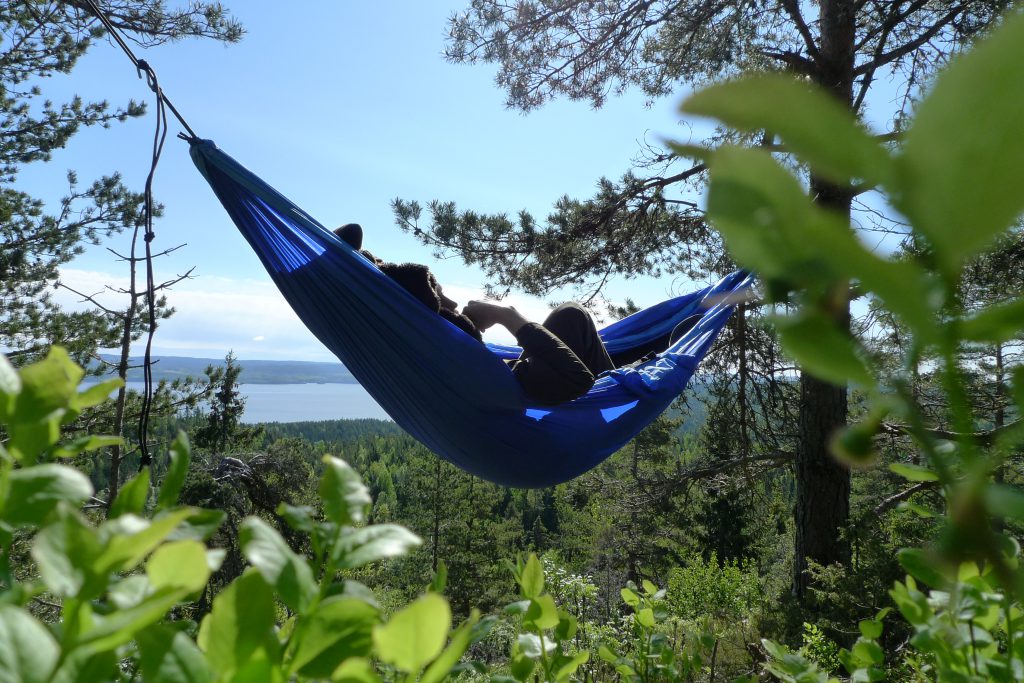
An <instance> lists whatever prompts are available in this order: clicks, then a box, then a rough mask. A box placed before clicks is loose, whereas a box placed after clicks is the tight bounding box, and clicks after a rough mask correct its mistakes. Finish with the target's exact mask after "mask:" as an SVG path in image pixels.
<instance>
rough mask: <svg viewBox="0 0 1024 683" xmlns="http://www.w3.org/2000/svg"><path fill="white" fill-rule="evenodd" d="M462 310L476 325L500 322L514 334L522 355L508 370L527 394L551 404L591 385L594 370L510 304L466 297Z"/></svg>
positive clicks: (480, 326) (587, 389)
mask: <svg viewBox="0 0 1024 683" xmlns="http://www.w3.org/2000/svg"><path fill="white" fill-rule="evenodd" d="M463 314H464V315H465V316H466V317H468V318H470V319H471V320H472V321H473V323H474V324H476V326H477V327H478V328H479V329H487V328H488V327H491V326H493V325H501V326H503V327H505V328H506V329H507V330H508V331H509V332H511V333H512V334H514V335H515V337H516V341H518V342H519V345H520V346H521V347H523V358H522V359H520V360H519V361H517V362H516V363H514V364H513V366H512V372H513V374H515V376H516V379H518V380H519V383H520V384H521V385H522V387H523V389H525V390H526V394H527V396H529V397H530V398H533V399H536V400H538V401H540V402H542V403H545V404H549V405H555V404H558V403H563V402H565V401H571V400H572V399H574V398H577V397H579V396H582V395H583V394H585V393H587V391H589V390H590V387H592V386H593V385H594V373H592V372H591V371H590V369H589V368H587V365H586V363H584V362H583V361H582V360H580V358H579V357H578V356H577V355H576V354H575V353H573V351H572V349H570V348H569V347H568V346H566V345H565V343H564V342H562V340H561V339H559V338H558V337H556V336H555V335H554V334H552V333H551V331H550V330H548V329H547V328H546V327H544V326H543V325H541V324H539V323H534V322H530V321H529V320H527V319H526V318H524V317H523V316H522V314H520V313H519V312H518V311H517V310H516V309H514V308H512V307H511V306H501V305H499V304H492V303H489V302H486V301H470V302H469V304H467V305H466V307H465V309H463ZM527 359H528V360H527Z"/></svg>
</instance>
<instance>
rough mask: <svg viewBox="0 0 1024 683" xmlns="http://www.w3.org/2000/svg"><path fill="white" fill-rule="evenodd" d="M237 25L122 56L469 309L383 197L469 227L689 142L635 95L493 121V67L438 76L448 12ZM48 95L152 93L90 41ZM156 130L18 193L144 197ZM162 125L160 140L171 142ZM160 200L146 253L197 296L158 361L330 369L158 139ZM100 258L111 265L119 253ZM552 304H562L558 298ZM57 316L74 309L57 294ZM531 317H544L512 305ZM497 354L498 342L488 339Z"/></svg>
mask: <svg viewBox="0 0 1024 683" xmlns="http://www.w3.org/2000/svg"><path fill="white" fill-rule="evenodd" d="M228 4H229V6H230V7H231V9H232V10H233V12H234V14H235V16H237V17H238V18H239V19H240V20H241V21H242V22H243V23H244V25H245V27H246V29H247V34H246V36H245V37H244V39H243V40H242V42H241V43H239V44H236V45H230V46H224V45H221V44H216V43H213V42H210V41H198V40H189V41H183V42H179V43H175V44H172V45H167V46H160V47H158V48H154V49H148V50H143V49H141V48H137V49H136V52H137V54H139V56H140V57H143V58H145V59H147V60H148V61H149V62H150V64H152V65H153V67H154V68H155V69H156V71H157V73H158V75H159V78H160V82H161V85H162V86H163V88H164V91H165V92H166V93H167V95H168V96H169V97H170V99H171V100H172V101H173V102H174V104H175V105H176V106H177V107H178V109H179V110H180V111H181V112H182V114H183V115H184V116H185V118H186V119H187V120H188V121H189V123H190V125H191V126H192V127H193V128H194V129H195V130H196V132H197V133H198V134H199V135H201V136H202V137H208V138H211V139H213V140H215V141H216V142H217V144H218V145H219V146H220V147H221V148H223V149H224V150H226V151H227V152H228V153H229V154H231V155H232V156H234V157H235V158H236V159H238V160H239V161H241V162H242V163H243V164H245V165H246V166H248V167H249V168H250V169H252V170H253V171H255V172H256V173H257V174H259V175H261V176H262V177H264V178H265V179H266V180H268V181H269V182H270V183H271V184H272V185H274V186H275V187H277V189H279V190H280V191H282V192H283V193H284V194H285V195H287V196H289V197H290V198H291V199H292V200H294V201H295V202H296V203H298V204H299V205H300V206H303V207H304V208H305V209H306V210H307V211H309V212H310V213H311V214H312V215H313V216H315V217H317V218H318V219H319V220H320V221H321V222H323V223H325V224H327V225H334V224H341V223H345V222H349V221H354V222H359V223H361V224H362V225H363V227H364V229H365V230H366V232H367V237H366V246H367V247H368V248H370V249H371V250H373V251H374V252H375V253H378V255H381V256H384V257H386V258H388V259H389V260H395V261H400V260H413V261H421V262H428V263H430V265H431V267H432V268H433V269H434V270H435V272H437V273H438V275H439V278H440V280H441V281H442V282H443V283H445V285H446V291H451V292H453V293H455V294H456V295H457V297H459V298H460V300H461V301H463V302H464V301H465V300H466V299H468V298H469V297H472V296H479V295H480V294H479V292H480V289H481V285H482V278H481V276H480V274H479V272H477V271H475V270H474V269H472V268H467V267H466V266H464V265H463V264H462V263H461V262H460V261H458V260H457V259H451V260H447V261H441V262H435V261H432V260H431V258H430V255H429V254H428V253H426V252H425V250H423V249H422V248H421V247H420V246H419V245H417V244H416V242H415V240H414V239H413V238H412V237H411V236H408V235H405V234H403V233H402V232H401V231H400V230H399V229H398V228H397V227H395V226H394V222H393V218H392V214H391V211H390V209H389V202H390V201H391V200H392V199H393V198H395V197H402V198H405V199H418V200H420V201H421V202H426V201H429V200H430V199H434V198H437V199H442V200H453V201H456V202H457V203H458V204H459V205H460V206H461V207H464V208H473V209H476V210H479V211H488V212H491V211H504V212H509V213H515V212H517V211H519V210H520V209H523V208H526V209H529V210H531V211H533V212H534V213H535V215H537V216H538V217H543V216H546V215H547V213H548V212H549V209H550V207H551V206H552V204H553V203H554V202H555V201H556V200H557V199H558V198H559V197H560V196H561V195H562V194H568V195H570V196H574V197H588V196H590V195H591V194H592V192H593V188H594V185H595V183H596V181H597V180H598V178H600V177H601V176H610V177H618V176H620V175H621V174H622V173H623V172H624V171H626V170H628V168H629V166H630V160H631V159H632V158H633V157H635V156H636V155H637V154H638V153H639V152H640V151H641V148H642V145H643V144H644V143H645V142H650V143H657V142H658V141H660V140H661V139H662V138H663V137H665V136H675V135H677V136H681V137H687V136H689V135H690V128H689V127H686V126H683V127H680V125H679V117H678V116H677V114H676V113H675V106H676V103H677V101H676V100H674V99H673V100H661V101H657V102H654V103H653V104H652V105H651V106H647V102H646V101H645V98H644V97H643V96H642V94H640V93H638V92H632V93H627V94H626V95H625V96H623V97H618V98H611V99H610V100H609V101H608V103H607V105H606V106H605V107H604V108H602V109H600V110H596V111H595V110H593V109H591V108H590V107H589V105H587V104H586V103H584V102H569V101H565V100H561V101H555V102H552V103H550V104H548V105H547V106H545V107H543V108H541V109H539V110H537V111H535V112H533V113H531V114H529V115H523V114H520V113H518V112H515V111H510V110H508V109H506V108H505V106H504V93H503V92H502V91H500V90H498V89H497V88H496V87H495V86H494V73H495V71H494V68H493V67H490V66H485V65H482V66H473V67H470V66H464V65H453V64H449V63H447V62H445V60H444V58H443V57H442V50H443V47H444V37H445V23H446V19H447V18H448V16H449V15H450V14H451V13H452V12H453V11H455V10H457V9H459V8H461V7H462V6H463V4H464V3H463V2H457V1H453V2H444V1H434V2H417V3H401V4H398V3H395V4H394V5H391V6H390V7H389V8H388V9H382V6H381V5H378V4H375V3H355V2H336V1H326V0H318V1H314V2H304V3H280V2H270V1H269V0H245V2H233V3H228ZM43 85H44V88H45V93H46V95H47V96H48V97H50V98H52V99H54V100H56V101H62V100H63V99H66V98H67V97H69V96H70V95H72V94H75V93H77V94H79V95H81V96H82V97H83V98H85V99H87V100H97V99H106V100H108V101H110V102H111V103H112V104H120V103H124V102H126V101H127V100H128V99H130V98H135V99H138V100H145V101H149V91H148V89H147V88H146V87H145V85H144V83H143V82H142V81H141V80H139V79H137V78H136V74H135V71H134V68H133V67H132V66H131V64H130V62H128V60H127V58H126V57H125V56H124V55H123V54H122V53H121V51H120V50H119V49H118V48H117V47H116V46H114V45H112V44H108V43H105V42H104V43H101V44H98V45H96V46H95V47H94V48H93V49H92V50H91V51H90V52H89V53H88V54H87V55H86V57H85V58H84V59H83V60H82V61H81V63H80V64H79V65H78V67H77V68H76V69H75V70H74V71H73V72H72V73H71V74H70V75H68V76H60V75H58V76H56V77H54V78H52V79H49V80H47V81H46V82H44V84H43ZM152 127H153V118H152V116H151V115H150V116H147V117H145V118H143V119H136V120H133V121H130V122H127V123H124V124H119V125H118V124H115V125H114V126H113V127H112V128H111V129H109V130H100V129H95V130H93V129H89V130H85V131H83V132H82V133H80V134H79V135H77V136H76V137H74V138H73V139H72V140H71V143H70V144H69V146H68V147H67V149H65V150H61V151H59V152H58V153H56V154H55V155H54V159H53V162H52V163H49V164H36V165H34V166H30V167H28V168H26V170H25V171H24V173H23V174H22V176H21V183H23V186H24V187H25V188H26V189H28V190H29V191H31V192H33V193H35V194H38V195H39V196H43V197H47V198H49V199H56V198H58V197H59V196H61V194H62V193H63V191H64V189H65V185H64V182H63V176H64V173H65V172H66V170H67V169H70V168H74V169H76V170H77V171H78V173H79V177H80V179H81V181H82V182H83V183H84V182H87V181H89V180H91V179H93V178H95V177H98V176H99V175H101V174H104V173H110V172H112V171H114V170H120V171H122V173H123V174H124V176H125V178H126V179H127V180H128V181H129V183H130V184H132V186H134V187H139V188H141V186H142V183H143V180H144V178H145V173H146V171H147V170H148V161H149V149H150V145H151V139H152V130H153V128H152ZM176 130H177V128H176V124H175V128H172V132H176ZM156 194H157V197H158V199H159V201H161V202H162V203H163V204H164V205H165V216H164V218H162V219H161V220H160V221H158V223H157V226H156V233H157V240H156V242H155V248H156V249H160V248H166V247H170V246H174V245H177V244H179V243H186V244H187V247H185V248H183V249H181V250H179V251H176V252H175V253H174V254H173V255H171V256H169V257H167V258H163V259H160V260H159V261H158V263H157V269H158V272H157V277H158V279H160V280H163V279H169V278H171V277H173V276H174V275H176V274H178V273H183V272H185V271H186V270H187V269H188V268H190V267H192V266H195V268H196V269H195V274H196V277H195V279H194V280H191V281H188V282H185V283H182V284H180V285H178V286H177V287H176V288H175V289H174V290H173V291H172V292H170V295H169V298H170V301H171V303H172V305H174V306H175V307H176V308H177V311H178V312H177V314H176V315H175V317H174V318H172V319H171V320H169V321H167V322H166V323H165V324H164V325H163V327H162V328H161V329H160V330H159V331H158V334H157V337H156V341H155V348H156V351H157V352H158V353H164V354H178V355H197V356H212V357H217V356H222V355H223V354H224V353H226V352H227V351H228V349H234V350H235V351H236V353H237V354H238V355H239V356H240V357H241V358H243V359H244V358H272V359H273V358H294V359H305V360H327V359H330V358H332V357H331V356H330V355H329V353H328V352H326V351H325V350H323V349H322V347H320V345H319V344H318V343H317V342H316V341H315V340H314V339H313V338H312V337H311V336H310V335H309V334H308V333H307V332H306V331H305V330H304V328H302V326H301V324H300V323H298V322H297V320H296V319H295V318H294V316H292V315H291V314H290V311H288V310H287V307H286V306H285V305H284V303H283V301H281V299H280V297H278V296H277V295H276V291H275V290H274V289H273V286H272V285H271V284H270V283H269V280H268V279H267V277H266V276H265V275H264V273H263V271H262V269H261V267H260V265H259V263H258V261H257V259H256V257H255V255H254V254H252V252H251V251H249V249H248V247H247V245H246V244H245V243H244V241H243V240H242V238H241V236H240V235H239V234H238V233H237V231H236V230H235V229H234V227H233V226H232V224H231V223H230V221H229V220H228V218H227V216H226V214H225V213H224V212H223V210H222V209H221V207H220V206H219V204H218V203H217V202H216V199H215V198H214V196H213V194H212V193H211V192H210V190H209V188H208V186H206V185H205V182H204V181H203V179H202V177H201V176H200V175H199V174H198V172H196V170H195V168H194V167H193V166H192V163H191V161H190V159H189V157H188V153H187V146H186V144H185V143H183V142H181V141H178V140H176V139H169V140H168V143H167V148H166V150H165V153H164V158H163V161H162V163H161V166H160V169H159V171H158V176H157V182H156ZM109 246H111V247H113V248H116V249H121V250H124V249H126V248H127V239H126V238H124V237H122V238H114V239H113V240H112V241H111V242H110V243H109ZM124 275H125V273H124V268H123V265H122V264H118V263H117V262H116V261H115V259H114V258H113V257H112V255H111V254H110V253H109V252H107V251H106V250H105V249H103V248H97V249H90V250H89V251H88V252H87V253H86V254H85V255H83V256H82V257H80V258H78V259H76V260H75V261H74V262H72V263H71V264H69V265H68V266H67V267H66V268H65V269H64V272H63V277H64V279H65V280H66V281H67V282H69V283H71V284H74V285H75V286H76V288H78V289H81V290H82V291H88V292H90V293H92V292H98V291H100V289H101V288H102V284H103V283H105V282H118V281H119V280H120V279H123V277H124ZM681 286H683V285H681V283H678V282H673V281H669V280H666V281H651V280H645V281H640V282H637V281H630V282H615V283H613V284H612V286H611V288H610V289H609V293H610V295H611V296H612V297H624V296H626V295H627V294H628V295H629V296H631V297H633V298H635V299H636V300H637V301H638V302H640V303H642V304H643V303H654V302H656V301H658V300H660V299H661V298H664V297H665V296H666V294H668V293H669V292H672V291H675V290H676V289H678V288H680V287H681ZM556 296H560V297H561V298H568V297H569V296H571V293H560V294H559V295H556ZM62 300H63V301H66V302H67V303H69V304H71V305H73V299H72V298H71V297H69V296H67V295H62ZM511 301H512V302H513V303H514V304H515V305H516V306H517V307H520V308H521V309H523V310H524V311H525V312H526V313H527V314H528V315H532V316H534V317H538V316H543V314H544V311H545V310H546V303H545V302H544V301H539V300H528V299H524V298H522V297H515V296H513V297H512V299H511ZM494 338H495V339H502V337H501V335H500V333H499V334H496V335H495V336H494Z"/></svg>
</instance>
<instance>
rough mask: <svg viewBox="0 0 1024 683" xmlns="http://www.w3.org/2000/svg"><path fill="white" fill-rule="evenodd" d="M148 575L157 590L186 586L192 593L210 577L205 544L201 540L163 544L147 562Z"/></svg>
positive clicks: (201, 586)
mask: <svg viewBox="0 0 1024 683" xmlns="http://www.w3.org/2000/svg"><path fill="white" fill-rule="evenodd" d="M146 575H147V576H148V577H149V582H150V583H151V584H152V586H153V588H156V589H160V588H183V589H185V590H186V591H187V592H189V593H195V592H197V591H200V590H202V589H203V588H205V587H206V582H207V581H209V580H210V567H209V565H208V564H207V561H206V546H204V545H203V544H202V543H199V542H198V541H175V542H173V543H167V544H164V545H162V546H160V547H159V548H157V549H156V551H155V552H154V553H153V554H152V555H151V556H150V558H149V560H148V561H147V562H146Z"/></svg>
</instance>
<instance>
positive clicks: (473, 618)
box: [419, 610, 480, 683]
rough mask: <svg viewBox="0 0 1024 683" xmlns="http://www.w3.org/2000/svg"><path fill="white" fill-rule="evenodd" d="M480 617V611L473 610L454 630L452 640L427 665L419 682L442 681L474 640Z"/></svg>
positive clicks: (435, 682) (431, 682) (439, 682)
mask: <svg viewBox="0 0 1024 683" xmlns="http://www.w3.org/2000/svg"><path fill="white" fill-rule="evenodd" d="M479 619H480V613H479V612H478V611H477V610H473V611H472V612H471V613H470V615H469V619H467V620H466V621H464V622H462V624H461V625H460V626H459V627H458V628H457V629H455V631H453V632H452V637H451V641H450V642H449V643H448V647H446V648H445V649H444V652H442V653H441V655H440V656H439V657H438V658H437V659H435V660H434V661H433V663H432V664H431V665H430V666H428V667H427V670H426V671H424V672H423V676H422V677H421V678H420V681H419V683H441V681H442V680H444V678H445V677H446V676H447V675H448V673H449V672H450V671H451V670H452V668H453V667H454V666H455V665H456V664H458V663H459V660H460V659H461V658H462V655H463V654H465V652H466V650H468V649H469V646H470V644H471V643H472V641H473V627H474V626H475V625H476V623H477V621H479Z"/></svg>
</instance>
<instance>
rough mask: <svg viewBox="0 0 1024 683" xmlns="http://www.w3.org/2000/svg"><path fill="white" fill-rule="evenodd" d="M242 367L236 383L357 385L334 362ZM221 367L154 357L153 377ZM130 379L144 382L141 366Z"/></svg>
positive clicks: (197, 374)
mask: <svg viewBox="0 0 1024 683" xmlns="http://www.w3.org/2000/svg"><path fill="white" fill-rule="evenodd" d="M100 357H101V358H102V359H103V360H104V361H106V362H107V363H113V362H116V361H117V358H116V357H115V356H113V355H110V354H101V355H100ZM237 363H238V365H239V366H240V367H241V368H242V372H241V374H240V375H239V377H238V383H239V384H253V385H256V384H359V382H358V381H357V380H356V378H355V377H353V376H352V373H350V372H349V371H348V369H347V368H346V367H345V366H344V365H342V364H341V363H339V362H337V361H335V362H330V363H328V362H318V361H297V360H240V361H237ZM129 364H131V365H133V366H139V365H141V364H142V359H141V358H131V359H130V360H129ZM211 365H212V366H214V367H223V366H224V359H223V358H221V359H215V358H193V357H190V356H154V357H153V379H154V380H155V381H158V382H159V381H168V382H173V381H174V380H183V379H186V378H188V377H192V378H195V379H202V378H204V377H205V372H204V371H205V370H206V368H207V367H209V366H211ZM128 381H129V382H141V381H143V373H142V368H141V367H133V368H132V369H130V370H129V371H128Z"/></svg>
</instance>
